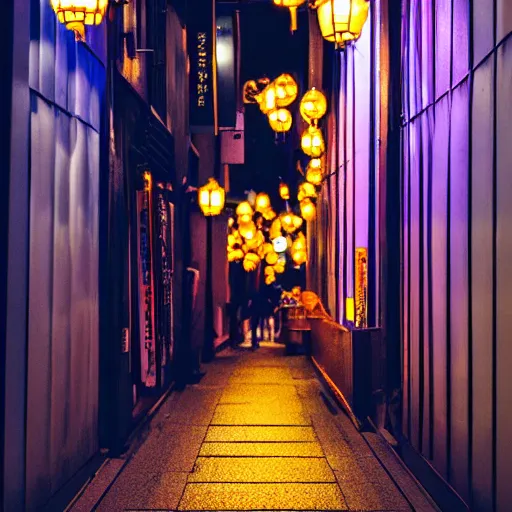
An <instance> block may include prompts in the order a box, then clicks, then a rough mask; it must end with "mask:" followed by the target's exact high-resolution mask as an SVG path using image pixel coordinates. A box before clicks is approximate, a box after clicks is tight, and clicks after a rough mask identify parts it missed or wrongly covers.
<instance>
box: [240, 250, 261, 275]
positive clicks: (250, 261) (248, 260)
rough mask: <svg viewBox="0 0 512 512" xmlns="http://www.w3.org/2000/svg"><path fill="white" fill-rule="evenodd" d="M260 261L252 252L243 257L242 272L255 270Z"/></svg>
mask: <svg viewBox="0 0 512 512" xmlns="http://www.w3.org/2000/svg"><path fill="white" fill-rule="evenodd" d="M260 261H261V260H260V258H259V256H258V255H257V254H255V253H253V252H248V253H247V254H246V255H245V257H244V263H243V266H244V270H245V271H246V272H252V271H253V270H256V268H257V267H258V265H259V263H260Z"/></svg>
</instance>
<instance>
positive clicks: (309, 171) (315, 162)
mask: <svg viewBox="0 0 512 512" xmlns="http://www.w3.org/2000/svg"><path fill="white" fill-rule="evenodd" d="M323 179H324V173H323V169H322V160H321V159H320V158H313V159H311V160H310V162H309V164H308V166H307V168H306V181H308V182H309V183H311V184H312V185H315V186H318V185H320V184H321V183H322V180H323Z"/></svg>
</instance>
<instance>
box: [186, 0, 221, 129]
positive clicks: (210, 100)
mask: <svg viewBox="0 0 512 512" xmlns="http://www.w3.org/2000/svg"><path fill="white" fill-rule="evenodd" d="M214 20H215V2H214V0H191V1H189V2H188V5H187V42H188V51H189V55H190V103H189V105H190V106H189V108H190V130H191V131H192V132H195V133H200V132H215V131H216V105H215V86H216V83H215V80H216V76H215V73H216V69H215V59H214V48H215V32H214V31H213V28H214Z"/></svg>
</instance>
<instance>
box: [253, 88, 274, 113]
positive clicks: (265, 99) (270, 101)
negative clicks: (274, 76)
mask: <svg viewBox="0 0 512 512" xmlns="http://www.w3.org/2000/svg"><path fill="white" fill-rule="evenodd" d="M256 99H257V100H258V103H259V105H260V110H261V111H262V112H263V113H264V114H268V113H269V112H270V111H272V110H274V109H275V108H276V90H275V88H274V84H273V83H271V84H269V85H267V87H265V89H263V92H262V93H261V94H260V95H259V96H258V97H257V98H256Z"/></svg>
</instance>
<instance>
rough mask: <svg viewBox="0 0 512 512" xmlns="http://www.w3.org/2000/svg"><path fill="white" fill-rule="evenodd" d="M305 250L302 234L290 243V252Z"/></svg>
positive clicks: (304, 239) (304, 240)
mask: <svg viewBox="0 0 512 512" xmlns="http://www.w3.org/2000/svg"><path fill="white" fill-rule="evenodd" d="M305 250H306V238H305V236H304V235H303V234H302V233H299V236H298V237H297V238H296V239H295V240H294V241H293V243H292V252H297V251H305Z"/></svg>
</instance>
